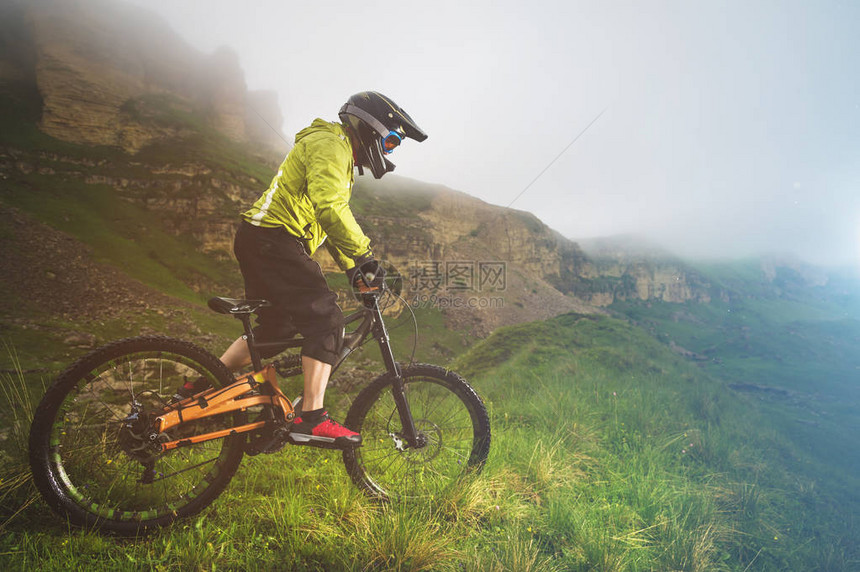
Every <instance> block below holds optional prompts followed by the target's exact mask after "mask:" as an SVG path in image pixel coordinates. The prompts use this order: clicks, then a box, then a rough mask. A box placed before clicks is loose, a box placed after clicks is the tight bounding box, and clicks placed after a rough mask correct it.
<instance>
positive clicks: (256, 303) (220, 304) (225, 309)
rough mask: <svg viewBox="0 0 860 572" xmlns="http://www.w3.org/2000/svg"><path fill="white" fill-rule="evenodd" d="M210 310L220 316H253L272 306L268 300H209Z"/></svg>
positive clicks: (218, 298) (218, 297) (219, 298)
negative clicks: (260, 310) (261, 309)
mask: <svg viewBox="0 0 860 572" xmlns="http://www.w3.org/2000/svg"><path fill="white" fill-rule="evenodd" d="M208 304H209V308H210V309H212V310H214V311H215V312H218V313H219V314H253V313H254V312H256V311H257V310H259V309H260V308H265V307H267V306H271V305H272V303H271V302H269V301H268V300H242V299H240V298H222V297H220V296H216V297H215V298H209V302H208Z"/></svg>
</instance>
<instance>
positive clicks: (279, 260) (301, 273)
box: [233, 221, 344, 365]
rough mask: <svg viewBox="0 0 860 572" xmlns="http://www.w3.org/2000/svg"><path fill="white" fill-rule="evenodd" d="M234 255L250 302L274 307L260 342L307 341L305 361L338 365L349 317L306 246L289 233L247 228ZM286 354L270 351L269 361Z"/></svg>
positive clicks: (262, 321) (264, 316)
mask: <svg viewBox="0 0 860 572" xmlns="http://www.w3.org/2000/svg"><path fill="white" fill-rule="evenodd" d="M233 252H235V253H236V258H237V259H238V260H239V268H240V269H241V270H242V277H243V278H244V279H245V297H246V298H252V299H259V298H262V299H265V300H268V301H269V302H271V303H272V306H271V307H269V308H262V309H261V310H260V311H259V313H258V315H259V317H258V318H257V324H258V325H257V327H255V328H254V336H255V337H256V339H257V340H258V341H260V342H271V341H276V340H281V339H288V338H290V337H292V336H293V335H295V333H296V332H297V331H298V333H300V334H301V335H302V337H304V339H305V341H304V343H303V344H302V355H306V356H308V357H312V358H314V359H317V360H319V361H322V362H325V363H328V364H331V365H334V364H335V363H336V361H337V358H338V348H339V346H340V343H341V337H342V335H343V325H344V324H343V312H342V311H341V309H340V306H338V305H337V294H335V293H334V292H332V291H331V289H330V288H329V287H328V284H327V283H326V280H325V275H324V274H323V272H322V269H321V268H320V266H319V264H318V263H317V262H316V261H315V260H314V259H312V258H311V257H310V255H308V253H307V251H306V250H305V245H304V243H303V242H302V241H301V240H299V239H298V238H296V237H295V236H293V235H291V234H290V233H289V232H287V230H286V229H284V228H264V227H258V226H254V225H252V224H250V223H247V222H244V221H243V222H242V224H241V225H240V226H239V230H238V231H237V232H236V240H235V242H234V244H233ZM283 350H284V347H281V348H278V347H274V348H266V350H264V351H261V355H262V357H264V358H267V357H271V356H273V355H275V354H277V353H280V352H281V351H283Z"/></svg>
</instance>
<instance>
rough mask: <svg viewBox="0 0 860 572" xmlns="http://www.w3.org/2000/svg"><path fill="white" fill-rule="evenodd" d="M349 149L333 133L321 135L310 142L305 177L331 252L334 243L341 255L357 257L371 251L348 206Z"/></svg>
mask: <svg viewBox="0 0 860 572" xmlns="http://www.w3.org/2000/svg"><path fill="white" fill-rule="evenodd" d="M349 153H350V151H349V147H348V146H347V145H344V144H343V142H342V141H340V140H339V139H338V138H337V137H334V136H333V137H320V138H318V139H317V140H316V141H313V142H311V143H309V145H308V148H307V161H306V178H307V183H308V196H309V197H310V199H311V203H313V205H314V215H315V216H316V219H317V221H318V222H319V223H320V226H322V228H323V230H324V231H325V232H326V234H327V235H328V239H327V240H326V248H329V252H331V249H330V246H333V247H335V248H336V249H337V250H338V251H339V252H340V253H341V255H342V256H345V257H347V258H349V259H353V260H354V259H356V258H359V257H360V256H363V255H366V254H367V253H368V252H369V251H370V239H369V238H368V237H367V236H366V235H365V234H364V232H363V231H362V230H361V227H360V226H359V225H358V222H356V220H355V216H353V214H352V210H351V209H350V208H349V202H348V201H349V193H350V185H351V183H352V173H350V172H349V167H350V165H352V157H350V154H349ZM329 242H331V245H330V246H329V244H328V243H329ZM336 260H337V258H336ZM338 264H340V261H338ZM349 266H352V264H349Z"/></svg>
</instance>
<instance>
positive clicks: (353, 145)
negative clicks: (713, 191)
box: [178, 91, 427, 447]
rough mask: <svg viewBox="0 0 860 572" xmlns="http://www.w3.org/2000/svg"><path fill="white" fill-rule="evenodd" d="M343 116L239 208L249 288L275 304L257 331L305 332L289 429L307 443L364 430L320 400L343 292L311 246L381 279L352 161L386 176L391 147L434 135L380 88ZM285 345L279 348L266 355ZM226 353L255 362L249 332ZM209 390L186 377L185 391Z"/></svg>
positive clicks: (296, 150) (269, 334)
mask: <svg viewBox="0 0 860 572" xmlns="http://www.w3.org/2000/svg"><path fill="white" fill-rule="evenodd" d="M339 116H340V120H341V123H330V122H327V121H323V120H322V119H316V120H314V121H313V123H312V124H311V126H310V127H307V128H306V129H303V130H302V131H300V132H299V133H298V134H297V135H296V144H295V146H294V147H293V149H292V150H291V151H290V152H289V154H288V155H287V157H286V159H284V162H283V163H282V164H281V166H280V168H279V170H278V173H277V175H275V177H274V179H272V183H271V185H269V188H268V189H267V190H266V191H265V192H264V193H263V195H262V196H261V197H260V198H259V200H257V202H256V203H254V205H253V206H252V207H251V208H250V209H249V210H248V211H246V212H245V213H243V214H242V219H243V220H242V223H241V225H240V227H239V229H238V231H237V233H236V240H235V244H234V252H235V253H236V258H237V259H238V260H239V267H240V269H241V271H242V277H243V278H244V280H245V295H246V297H247V298H262V299H266V300H269V301H270V302H271V303H272V306H271V307H268V308H263V309H261V310H260V311H259V317H258V320H257V322H258V326H257V327H256V328H255V329H254V334H255V336H256V339H257V340H258V341H261V342H265V341H271V340H278V339H287V338H289V337H292V335H294V334H295V332H296V331H298V332H299V333H301V334H302V336H303V337H304V340H305V341H304V344H303V345H302V369H303V372H304V396H303V399H302V409H303V411H302V414H301V416H300V417H297V418H296V419H295V421H294V422H293V426H292V429H291V430H290V435H289V439H290V440H291V441H292V442H293V443H295V444H300V445H308V444H310V445H317V444H325V445H329V446H331V445H334V446H336V447H351V446H355V445H358V444H359V443H361V436H360V435H359V434H358V433H355V432H353V431H350V430H349V429H347V428H345V427H343V426H342V425H340V424H339V423H337V422H335V421H334V420H332V419H331V418H330V417H329V416H328V413H327V412H326V411H325V408H324V407H323V398H324V396H325V388H326V385H327V384H328V380H329V376H330V375H331V370H332V366H333V365H335V364H336V363H337V358H338V350H339V347H340V343H341V339H342V336H343V326H344V323H343V313H342V312H341V310H340V307H339V306H338V305H337V295H336V294H335V293H334V292H332V291H331V289H329V287H328V285H327V283H326V280H325V276H324V275H323V273H322V270H321V269H320V267H319V265H318V264H317V263H316V262H315V261H314V260H313V259H312V258H311V255H313V253H314V251H315V250H316V249H317V248H318V247H319V246H320V245H321V244H325V246H326V248H327V250H328V251H329V253H330V254H331V255H332V257H333V258H334V259H335V261H336V262H337V263H338V265H339V266H340V268H341V269H342V270H344V271H346V274H347V276H348V278H349V281H350V284H352V285H353V286H356V287H357V286H358V285H359V283H360V282H361V281H364V282H365V284H367V282H368V281H369V282H370V284H369V285H370V286H371V287H379V286H380V285H381V281H382V278H383V275H384V272H382V271H381V268H380V267H379V263H378V262H377V261H376V259H374V257H373V253H372V252H371V250H370V239H369V238H368V237H367V236H366V235H365V234H364V233H363V232H362V230H361V228H360V227H359V225H358V223H357V222H356V221H355V218H354V216H353V214H352V211H351V210H350V208H349V199H350V196H351V193H352V185H353V166H354V165H356V166H358V169H359V174H364V169H370V171H371V173H372V174H373V176H374V177H375V178H377V179H379V178H380V177H382V176H383V175H384V174H385V173H387V172H389V171H393V170H394V164H392V163H391V162H390V161H389V160H388V159H387V158H386V156H387V155H388V154H390V153H391V152H392V151H393V150H394V149H395V148H396V147H397V146H398V145H400V143H401V142H402V141H403V139H404V138H405V137H410V138H412V139H415V140H416V141H419V142H420V141H424V140H425V139H426V138H427V135H426V134H425V133H424V132H423V131H422V130H421V129H420V128H419V127H418V126H417V125H416V124H415V122H414V121H413V120H412V118H411V117H409V115H408V114H407V113H406V112H405V111H403V109H401V108H400V107H399V106H398V105H397V104H395V103H394V102H393V101H391V100H390V99H389V98H387V97H385V96H384V95H382V94H379V93H376V92H372V91H368V92H362V93H357V94H355V95H353V96H352V97H350V98H349V100H348V101H347V102H346V104H344V105H343V107H341V109H340V113H339ZM282 350H283V348H274V349H273V350H271V351H269V352H268V353H265V354H263V356H262V357H264V358H266V357H271V356H273V355H275V354H277V353H279V352H280V351H282ZM221 361H222V362H224V364H225V365H226V366H227V367H228V368H229V369H230V370H231V371H236V370H238V369H240V368H242V367H244V366H246V365H248V364H249V363H251V356H250V353H249V351H248V345H247V343H246V341H245V340H244V339H243V338H241V337H240V338H238V339H237V340H236V341H234V342H233V344H232V345H231V346H230V347H229V348H228V349H227V351H225V352H224V355H222V356H221ZM202 389H203V388H200V387H196V386H195V384H194V383H189V384H186V386H184V387H183V388H181V389H180V392H179V394H178V396H179V397H184V396H187V395H193V394H194V393H196V392H198V391H201V390H202Z"/></svg>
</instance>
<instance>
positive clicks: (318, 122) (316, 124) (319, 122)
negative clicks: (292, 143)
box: [296, 118, 349, 144]
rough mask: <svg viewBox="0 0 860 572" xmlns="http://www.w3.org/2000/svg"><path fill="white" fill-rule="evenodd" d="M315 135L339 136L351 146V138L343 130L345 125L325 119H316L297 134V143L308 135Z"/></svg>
mask: <svg viewBox="0 0 860 572" xmlns="http://www.w3.org/2000/svg"><path fill="white" fill-rule="evenodd" d="M315 133H331V134H333V135H337V136H338V137H340V138H341V139H342V140H344V141H346V142H347V144H349V137H348V136H347V134H346V130H345V129H344V128H343V125H341V124H340V123H335V122H332V121H326V120H324V119H319V118H317V119H314V120H313V122H312V123H311V124H310V125H309V126H307V127H305V128H304V129H302V130H301V131H299V132H298V133H296V143H298V142H299V141H301V140H302V139H304V138H305V137H307V136H308V135H313V134H315Z"/></svg>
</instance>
